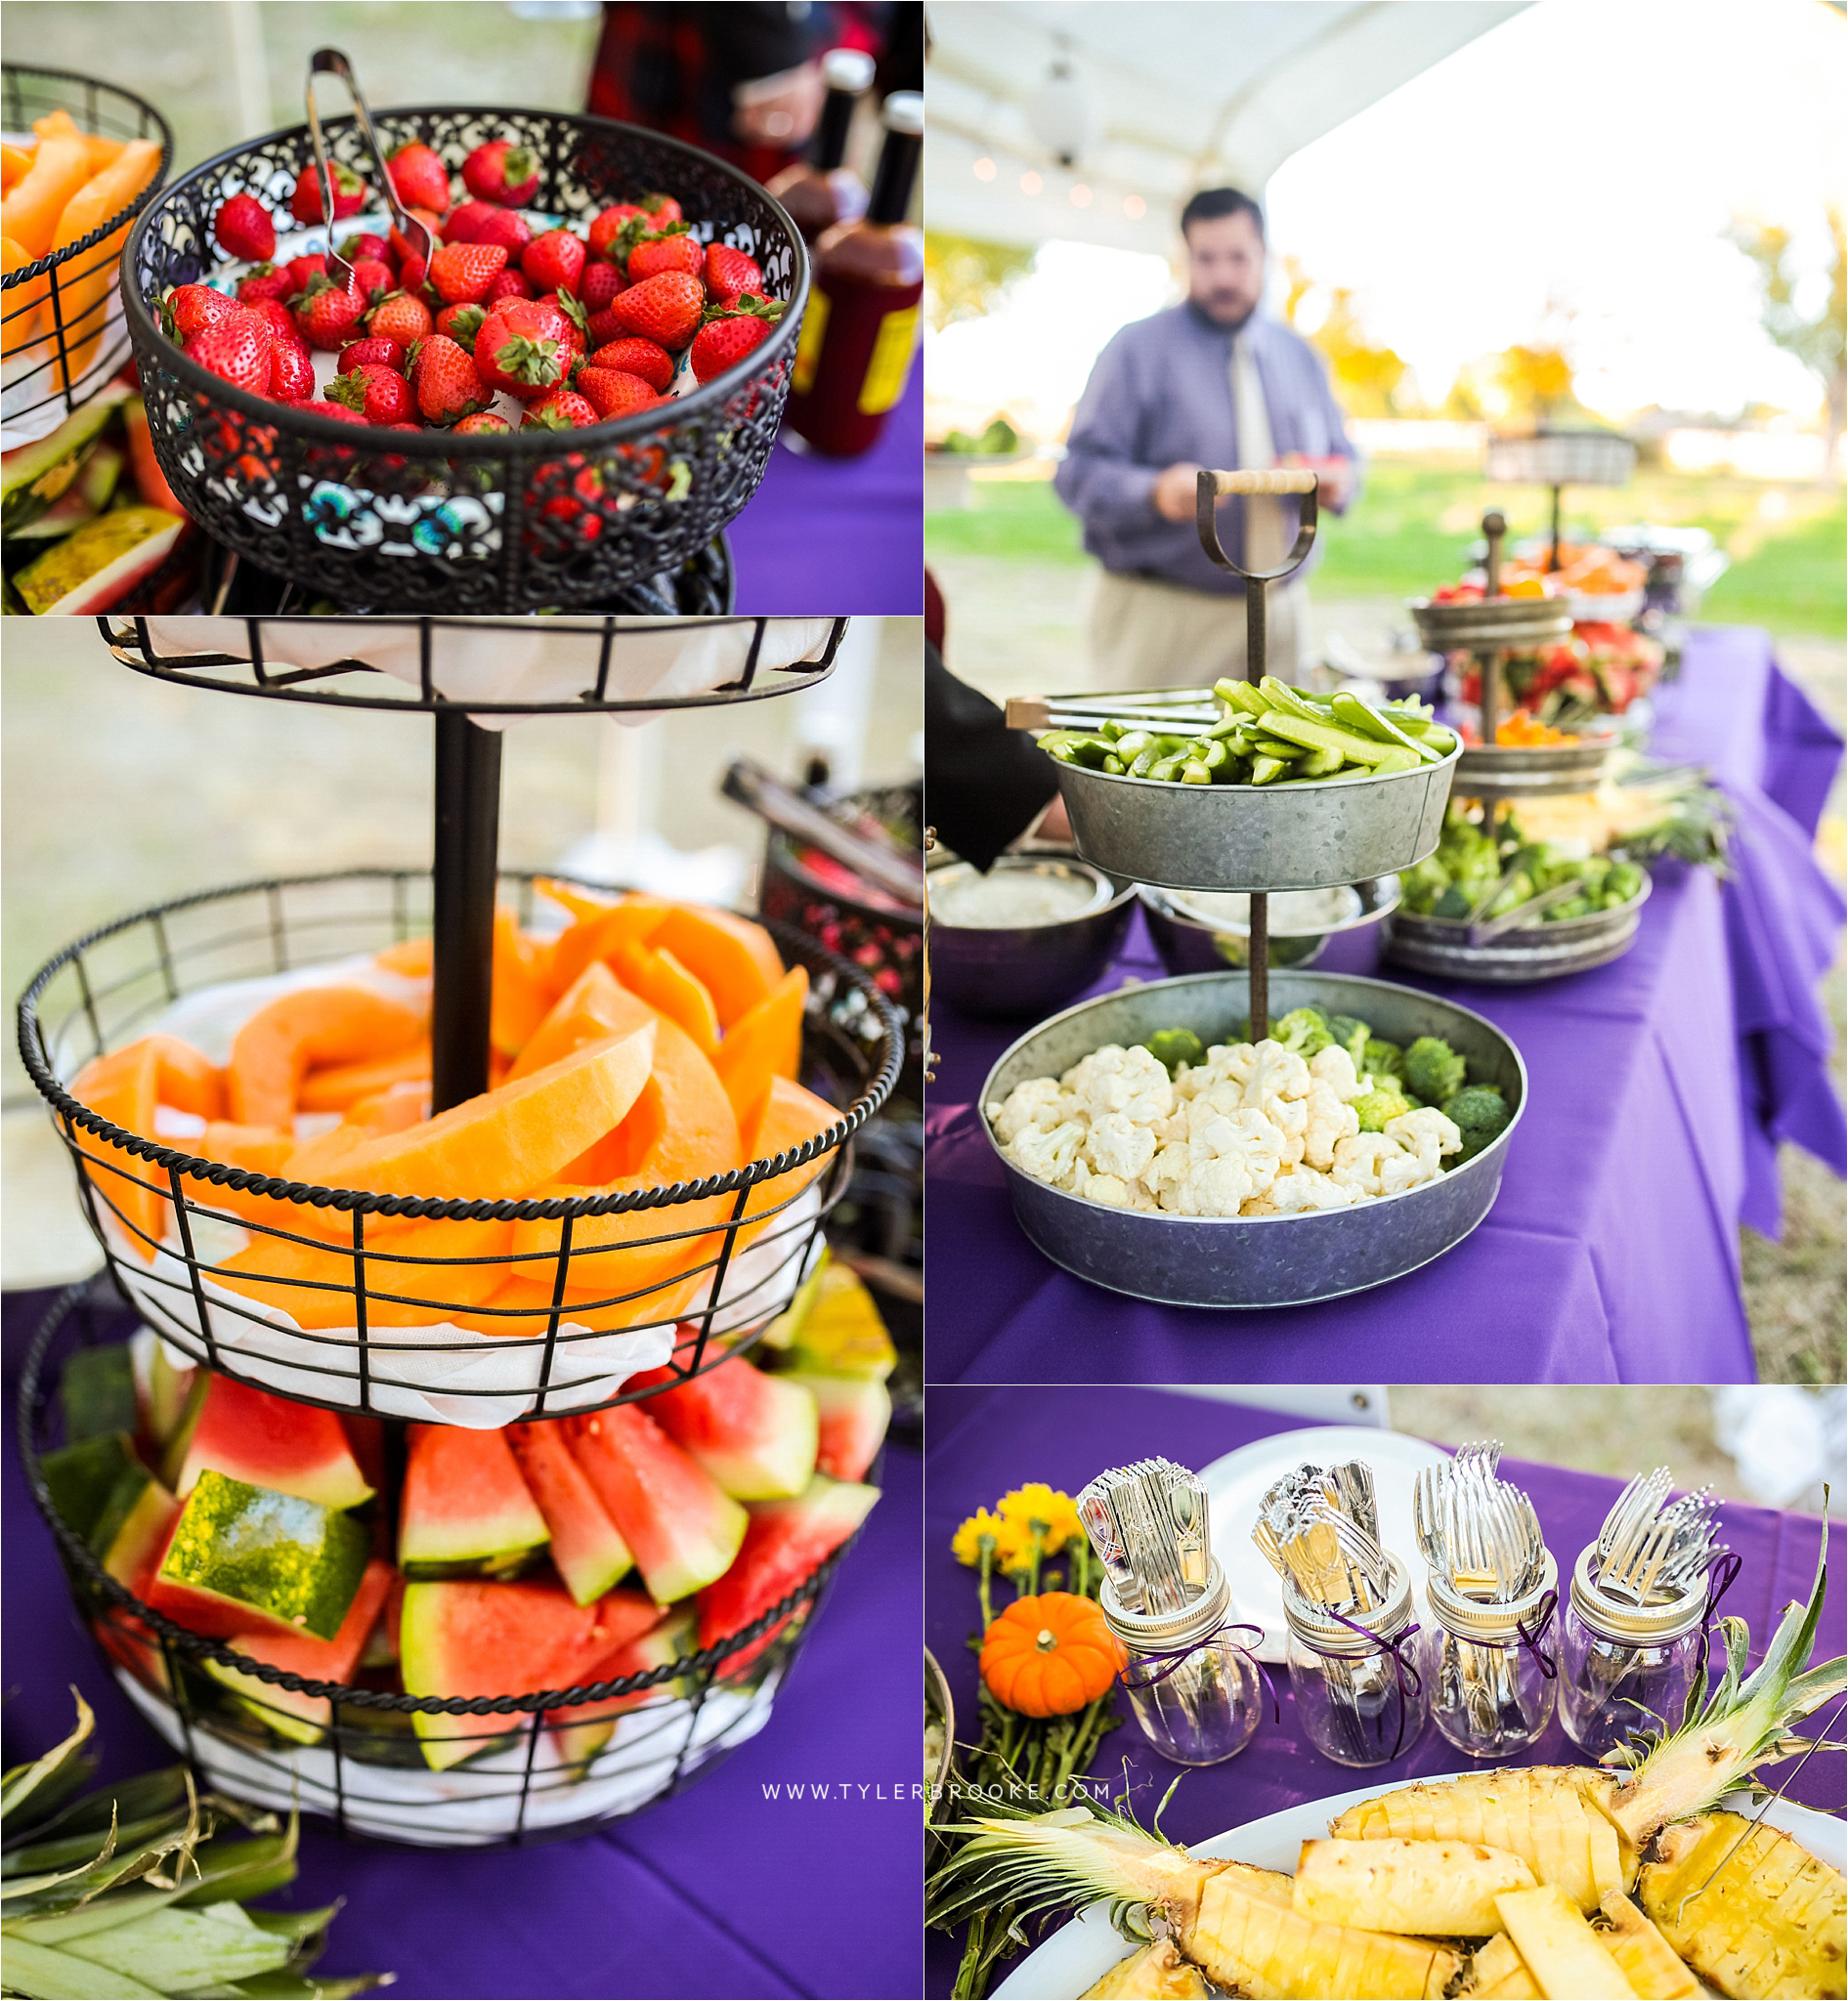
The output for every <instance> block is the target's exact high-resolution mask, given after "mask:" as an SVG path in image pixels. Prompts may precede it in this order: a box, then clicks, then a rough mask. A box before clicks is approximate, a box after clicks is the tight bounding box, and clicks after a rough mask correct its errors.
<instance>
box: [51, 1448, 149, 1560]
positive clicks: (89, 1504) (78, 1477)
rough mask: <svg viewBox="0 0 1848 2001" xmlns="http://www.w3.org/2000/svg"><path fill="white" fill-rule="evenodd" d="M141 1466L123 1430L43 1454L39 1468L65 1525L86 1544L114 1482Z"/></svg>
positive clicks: (104, 1506) (113, 1486)
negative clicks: (83, 1539) (82, 1538)
mask: <svg viewBox="0 0 1848 2001" xmlns="http://www.w3.org/2000/svg"><path fill="white" fill-rule="evenodd" d="M140 1465H141V1461H140V1460H139V1459H138V1458H137V1457H136V1454H135V1446H134V1441H133V1440H132V1439H131V1438H130V1437H129V1435H128V1433H127V1432H126V1431H106V1432H104V1433H103V1434H102V1435H101V1436H100V1437H96V1438H80V1439H78V1440H77V1442H76V1443H75V1444H74V1445H61V1446H59V1447H58V1449H57V1450H56V1451H55V1452H48V1453H46V1455H45V1457H44V1459H43V1460H42V1461H41V1462H40V1469H41V1471H42V1472H43V1473H44V1475H45V1485H46V1488H47V1490H48V1491H49V1492H50V1494H51V1497H52V1506H53V1507H54V1508H56V1509H57V1511H58V1513H59V1516H60V1518H61V1519H62V1520H63V1522H64V1526H65V1527H66V1528H68V1529H69V1530H70V1532H71V1533H72V1534H73V1535H79V1536H82V1537H84V1538H85V1540H86V1541H87V1540H88V1538H89V1535H90V1532H91V1530H92V1529H94V1528H95V1527H96V1525H97V1523H98V1522H99V1521H100V1520H102V1518H103V1511H104V1509H106V1508H107V1506H108V1501H109V1496H110V1495H111V1494H112V1493H114V1491H115V1485H116V1482H117V1481H118V1480H120V1479H121V1478H122V1477H123V1475H124V1474H126V1473H130V1472H132V1471H133V1470H134V1469H136V1468H137V1467H139V1466H140Z"/></svg>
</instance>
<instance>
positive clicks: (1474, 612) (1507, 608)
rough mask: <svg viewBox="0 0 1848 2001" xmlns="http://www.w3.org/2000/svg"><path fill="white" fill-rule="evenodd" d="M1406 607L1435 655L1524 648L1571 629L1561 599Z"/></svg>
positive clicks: (1424, 601) (1427, 602) (1423, 601)
mask: <svg viewBox="0 0 1848 2001" xmlns="http://www.w3.org/2000/svg"><path fill="white" fill-rule="evenodd" d="M1408 609H1409V610H1410V612H1411V615H1412V622H1413V623H1414V624H1415V625H1416V626H1417V627H1418V636H1419V638H1420V639H1422V640H1423V641H1424V643H1425V644H1426V646H1428V647H1429V648H1430V649H1431V651H1432V652H1433V653H1454V652H1456V651H1458V650H1459V649H1468V650H1469V651H1471V652H1474V653H1480V652H1483V651H1487V652H1490V653H1499V652H1502V651H1504V650H1508V651H1514V652H1526V649H1527V648H1528V647H1531V646H1538V645H1542V644H1544V643H1546V642H1548V641H1552V640H1559V639H1564V638H1565V637H1566V636H1567V634H1568V633H1569V632H1570V631H1571V629H1572V614H1571V609H1570V607H1569V606H1568V605H1567V604H1566V602H1565V601H1564V599H1561V598H1466V599H1464V600H1463V601H1462V602H1461V603H1458V604H1454V605H1440V604H1434V603H1433V602H1432V600H1431V599H1430V598H1413V599H1412V600H1411V602H1410V605H1409V607H1408Z"/></svg>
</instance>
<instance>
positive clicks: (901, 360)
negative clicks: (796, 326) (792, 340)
mask: <svg viewBox="0 0 1848 2001" xmlns="http://www.w3.org/2000/svg"><path fill="white" fill-rule="evenodd" d="M802 332H803V333H804V334H806V333H807V332H808V328H807V326H806V325H805V326H804V327H803V328H802ZM917 341H918V309H917V307H916V306H905V307H902V308H901V309H900V310H899V311H898V312H896V313H888V314H886V316H885V318H884V319H882V320H881V322H880V333H879V339H878V340H877V341H875V342H874V344H873V359H872V360H871V361H870V362H868V363H867V364H866V380H865V381H864V382H862V383H861V385H860V404H859V408H860V414H861V415H862V416H865V417H876V416H878V415H880V413H881V411H883V410H888V409H890V408H891V406H892V405H893V404H895V403H896V402H897V401H898V398H899V393H900V391H901V390H903V388H904V386H905V377H906V376H907V375H908V374H909V373H910V372H911V351H912V349H913V348H914V347H915V346H916V345H917ZM799 365H800V363H799V362H798V363H797V366H798V367H799Z"/></svg>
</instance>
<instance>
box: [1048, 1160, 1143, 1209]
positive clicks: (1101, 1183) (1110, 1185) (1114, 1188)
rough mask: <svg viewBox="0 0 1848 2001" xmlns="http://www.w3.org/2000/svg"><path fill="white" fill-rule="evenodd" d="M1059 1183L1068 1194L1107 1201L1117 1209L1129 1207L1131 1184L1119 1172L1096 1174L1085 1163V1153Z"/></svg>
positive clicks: (1087, 1199)
mask: <svg viewBox="0 0 1848 2001" xmlns="http://www.w3.org/2000/svg"><path fill="white" fill-rule="evenodd" d="M1058 1185H1059V1187H1061V1188H1063V1189H1064V1190H1065V1192H1066V1193H1067V1194H1068V1195H1082V1196H1083V1197H1084V1198H1085V1200H1086V1201H1087V1202H1107V1203H1109V1204H1110V1205H1111V1206H1112V1207H1113V1208H1116V1209H1127V1208H1128V1207H1129V1203H1130V1184H1129V1183H1128V1182H1127V1181H1125V1180H1124V1179H1123V1178H1122V1176H1121V1175H1119V1174H1094V1173H1093V1172H1092V1171H1091V1170H1090V1169H1089V1168H1088V1167H1087V1166H1086V1165H1085V1157H1084V1155H1083V1154H1080V1155H1079V1156H1078V1158H1077V1159H1076V1160H1075V1161H1074V1162H1073V1163H1072V1171H1071V1172H1070V1173H1069V1174H1067V1175H1066V1176H1065V1178H1064V1180H1062V1181H1061V1182H1059V1183H1058Z"/></svg>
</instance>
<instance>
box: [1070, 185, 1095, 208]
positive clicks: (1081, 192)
mask: <svg viewBox="0 0 1848 2001" xmlns="http://www.w3.org/2000/svg"><path fill="white" fill-rule="evenodd" d="M1072 206H1073V207H1074V208H1089V207H1090V206H1091V190H1090V189H1089V188H1087V187H1086V186H1085V184H1084V183H1083V182H1082V181H1075V182H1073V184H1072Z"/></svg>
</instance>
